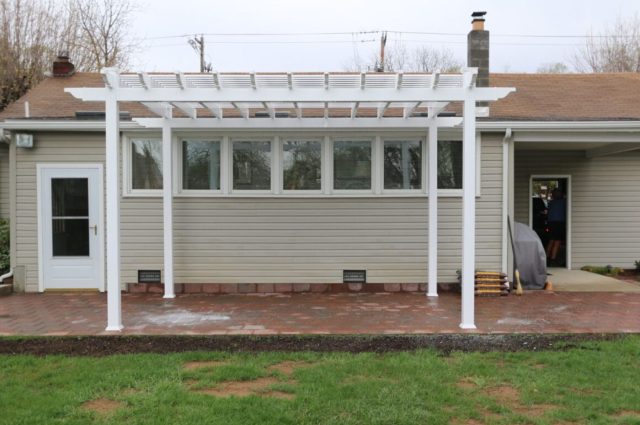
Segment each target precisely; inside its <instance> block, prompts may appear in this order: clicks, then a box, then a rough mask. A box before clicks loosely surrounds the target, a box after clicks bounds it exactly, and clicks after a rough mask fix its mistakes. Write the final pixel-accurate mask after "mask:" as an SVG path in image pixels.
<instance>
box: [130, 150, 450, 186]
mask: <svg viewBox="0 0 640 425" xmlns="http://www.w3.org/2000/svg"><path fill="white" fill-rule="evenodd" d="M129 143H130V145H129V147H128V149H129V153H130V157H129V159H130V179H131V180H130V186H129V187H130V189H131V192H132V193H135V192H136V191H150V190H151V191H152V190H158V189H162V141H161V140H159V139H131V140H130V141H129ZM225 143H226V144H225ZM425 147H426V146H425V143H424V142H423V141H422V140H419V139H415V140H397V139H393V140H381V139H380V140H378V139H377V140H333V141H331V143H325V142H324V141H322V140H313V139H300V138H277V139H276V140H269V139H265V140H235V139H232V140H230V141H228V142H223V141H222V140H205V139H183V140H180V141H179V149H180V152H179V156H178V157H179V158H180V161H179V162H178V166H179V172H180V173H181V175H180V176H181V191H182V192H188V191H200V192H202V191H211V192H219V191H221V189H222V184H223V178H222V176H223V173H224V171H223V170H225V169H230V170H231V172H230V175H229V183H228V185H229V189H230V190H229V191H230V192H243V191H245V192H250V191H251V192H266V193H269V192H274V193H279V192H280V191H284V192H287V193H296V192H299V193H303V192H304V193H306V192H313V193H322V191H323V189H325V188H324V187H323V174H324V173H326V172H329V173H330V174H331V176H330V179H329V180H327V181H326V182H325V185H327V184H330V185H331V188H330V190H331V192H332V191H345V192H349V191H358V192H362V191H365V192H366V191H371V190H373V185H374V174H375V172H376V166H375V164H376V163H378V164H380V163H381V164H380V165H381V168H382V173H381V176H380V179H381V183H380V185H381V187H382V189H383V190H384V191H424V182H425V181H426V178H425V175H424V174H425V170H424V169H425V166H424V164H426V161H425V154H424V152H423V150H424V149H425ZM326 150H330V152H328V153H327V152H326ZM376 152H379V153H376ZM274 154H276V155H277V158H274ZM329 155H330V156H329ZM376 155H382V160H381V161H379V160H377V157H376ZM225 158H228V159H227V165H226V167H225V166H224V164H225ZM326 161H331V163H332V166H331V165H330V164H329V166H328V167H327V164H325V162H326ZM274 168H275V171H276V173H275V174H274V172H272V171H273V170H274ZM274 175H275V176H277V177H276V178H275V179H274ZM273 180H278V181H277V182H276V183H275V184H274V181H273ZM276 184H277V186H279V187H278V188H277V190H276V187H275V186H276ZM438 188H440V189H461V188H462V143H461V141H459V140H440V141H438ZM325 192H326V191H325Z"/></svg>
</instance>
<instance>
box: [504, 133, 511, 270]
mask: <svg viewBox="0 0 640 425" xmlns="http://www.w3.org/2000/svg"><path fill="white" fill-rule="evenodd" d="M512 141H513V132H512V131H511V127H507V128H506V130H505V132H504V138H503V139H502V272H503V273H507V274H509V252H510V251H509V240H508V235H507V217H508V216H509V187H510V183H509V176H510V172H509V166H510V163H511V161H510V160H509V158H510V151H511V142H512Z"/></svg>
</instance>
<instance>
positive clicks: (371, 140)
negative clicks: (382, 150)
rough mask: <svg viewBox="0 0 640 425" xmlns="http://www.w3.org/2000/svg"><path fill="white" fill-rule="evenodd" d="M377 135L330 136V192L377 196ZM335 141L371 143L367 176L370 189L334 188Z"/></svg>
mask: <svg viewBox="0 0 640 425" xmlns="http://www.w3.org/2000/svg"><path fill="white" fill-rule="evenodd" d="M379 137H380V136H374V137H370V136H356V137H349V136H340V137H332V138H331V181H330V182H329V183H330V184H331V193H332V194H335V195H370V196H377V195H379V193H377V192H379V191H378V180H379V179H378V178H377V175H378V174H379V173H378V172H377V169H378V166H377V165H378V162H379V160H378V154H377V151H378V149H376V147H377V145H378V144H379V143H377V142H378V141H379ZM335 142H369V143H370V144H371V173H370V174H371V175H370V176H369V178H370V181H371V188H370V189H336V188H335V186H334V183H335V179H334V170H335V169H334V158H335V150H334V147H335Z"/></svg>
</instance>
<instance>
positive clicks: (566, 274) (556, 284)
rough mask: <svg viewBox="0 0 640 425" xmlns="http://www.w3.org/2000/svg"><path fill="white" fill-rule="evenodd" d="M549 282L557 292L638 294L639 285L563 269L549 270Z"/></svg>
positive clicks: (639, 291) (595, 274)
mask: <svg viewBox="0 0 640 425" xmlns="http://www.w3.org/2000/svg"><path fill="white" fill-rule="evenodd" d="M547 272H548V273H550V274H551V275H550V276H549V280H550V281H551V282H552V283H553V289H554V290H555V291H559V292H634V293H640V284H636V283H631V282H626V281H623V280H619V279H614V278H612V277H609V276H603V275H600V274H597V273H591V272H585V271H583V270H567V269H565V268H559V267H554V268H549V269H547Z"/></svg>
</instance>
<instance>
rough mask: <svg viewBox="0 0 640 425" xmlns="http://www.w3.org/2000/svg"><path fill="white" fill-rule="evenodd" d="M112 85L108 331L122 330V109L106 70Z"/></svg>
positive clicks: (110, 79)
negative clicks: (120, 160) (120, 123)
mask: <svg viewBox="0 0 640 425" xmlns="http://www.w3.org/2000/svg"><path fill="white" fill-rule="evenodd" d="M103 75H104V78H105V81H106V82H107V83H108V85H109V88H108V89H107V91H106V94H105V138H106V141H105V145H106V152H105V168H106V171H105V180H106V198H107V199H106V201H107V202H106V220H105V221H106V232H105V233H106V237H107V240H106V244H107V261H106V262H107V267H106V272H107V328H106V330H107V331H120V330H122V328H123V325H122V296H121V293H120V190H119V181H120V177H119V175H118V173H119V166H118V164H119V158H120V130H119V122H120V112H119V108H118V100H117V96H116V90H117V87H118V86H117V85H116V82H117V81H118V71H117V70H114V69H105V71H104V74H103Z"/></svg>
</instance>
